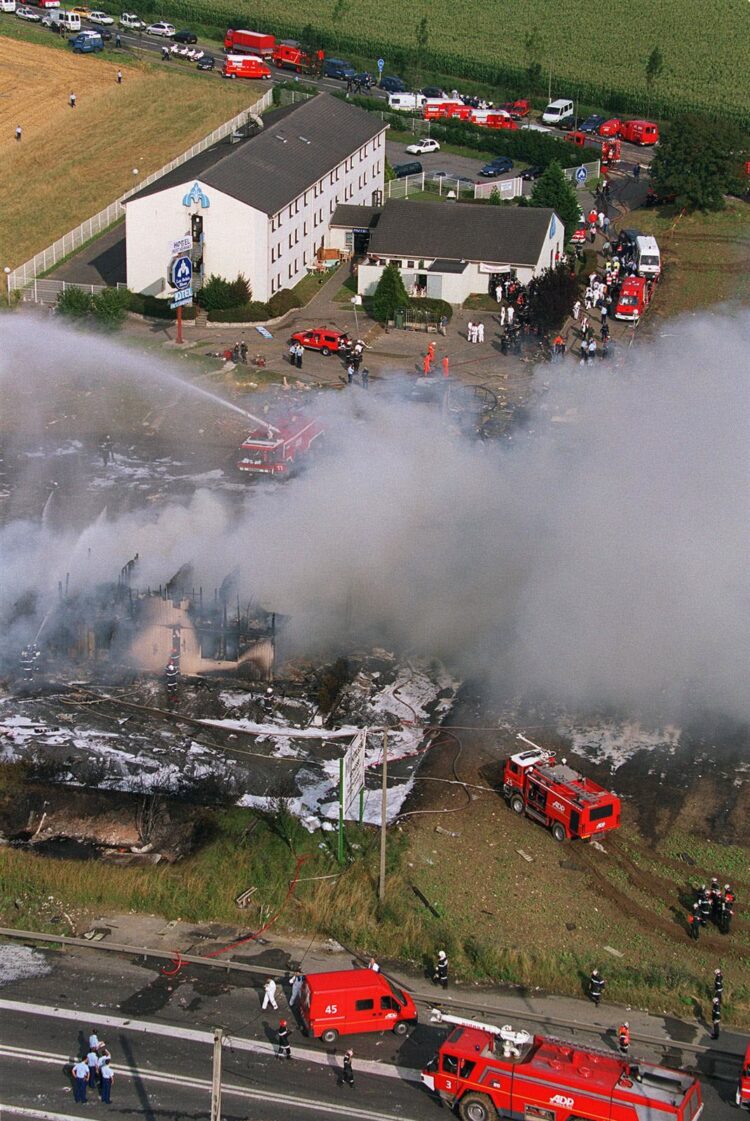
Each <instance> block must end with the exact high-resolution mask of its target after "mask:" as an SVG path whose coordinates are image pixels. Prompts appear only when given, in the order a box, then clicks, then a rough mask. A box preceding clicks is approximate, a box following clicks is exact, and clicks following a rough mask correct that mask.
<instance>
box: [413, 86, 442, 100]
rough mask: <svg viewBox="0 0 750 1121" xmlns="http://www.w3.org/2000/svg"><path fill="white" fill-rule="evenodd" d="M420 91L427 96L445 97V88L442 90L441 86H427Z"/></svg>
mask: <svg viewBox="0 0 750 1121" xmlns="http://www.w3.org/2000/svg"><path fill="white" fill-rule="evenodd" d="M419 92H420V93H421V94H422V95H423V96H424V97H427V98H439V99H442V98H444V97H445V90H441V88H440V86H425V87H424V89H421V90H420V91H419Z"/></svg>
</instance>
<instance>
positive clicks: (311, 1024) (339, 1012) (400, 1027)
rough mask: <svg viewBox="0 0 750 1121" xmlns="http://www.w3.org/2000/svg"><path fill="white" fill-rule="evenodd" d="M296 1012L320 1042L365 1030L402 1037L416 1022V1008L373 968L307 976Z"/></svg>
mask: <svg viewBox="0 0 750 1121" xmlns="http://www.w3.org/2000/svg"><path fill="white" fill-rule="evenodd" d="M300 1013H301V1015H302V1020H303V1022H304V1025H305V1027H306V1028H307V1030H308V1032H309V1033H310V1035H312V1036H313V1037H314V1038H315V1039H322V1040H323V1042H324V1043H335V1041H336V1040H337V1039H338V1037H339V1036H340V1035H354V1034H356V1033H359V1032H365V1031H392V1032H395V1034H396V1035H406V1033H407V1031H408V1030H409V1025H410V1024H416V1022H417V1009H416V1008H415V1006H414V1001H413V1000H412V999H411V997H410V996H409V995H408V993H405V992H403V991H402V990H401V989H400V988H399V987H398V986H397V985H394V984H393V983H392V982H391V981H389V980H388V978H387V977H384V976H383V974H382V973H380V972H379V971H376V970H374V969H339V970H336V971H335V972H332V973H308V975H307V977H306V978H305V983H304V985H303V986H302V992H301V994H300Z"/></svg>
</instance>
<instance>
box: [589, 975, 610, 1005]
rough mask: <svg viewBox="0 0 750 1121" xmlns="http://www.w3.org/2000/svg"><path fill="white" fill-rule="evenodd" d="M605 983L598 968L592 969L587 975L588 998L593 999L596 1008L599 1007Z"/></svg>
mask: <svg viewBox="0 0 750 1121" xmlns="http://www.w3.org/2000/svg"><path fill="white" fill-rule="evenodd" d="M605 984H606V982H605V980H604V978H603V977H602V975H601V973H600V972H599V970H598V969H593V970H592V971H591V976H590V977H589V998H590V999H591V1000H593V1002H594V1004H595V1005H596V1007H597V1008H598V1007H599V1001H600V1000H601V999H602V993H603V992H604V986H605Z"/></svg>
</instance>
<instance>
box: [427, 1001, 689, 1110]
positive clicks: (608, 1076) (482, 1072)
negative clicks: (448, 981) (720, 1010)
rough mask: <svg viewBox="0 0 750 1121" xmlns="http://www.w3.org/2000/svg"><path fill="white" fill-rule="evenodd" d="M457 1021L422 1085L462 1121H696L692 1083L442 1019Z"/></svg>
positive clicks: (521, 1034) (436, 1015) (589, 1051)
mask: <svg viewBox="0 0 750 1121" xmlns="http://www.w3.org/2000/svg"><path fill="white" fill-rule="evenodd" d="M431 1019H432V1021H433V1022H435V1023H445V1024H455V1025H456V1026H455V1027H454V1028H453V1031H452V1032H451V1034H450V1035H449V1036H448V1038H447V1039H446V1040H445V1041H444V1042H443V1043H442V1044H441V1046H440V1050H439V1051H438V1053H437V1055H436V1056H435V1058H434V1059H433V1060H432V1061H431V1062H430V1063H429V1065H428V1066H427V1067H426V1068H425V1069H424V1070H423V1071H422V1081H423V1083H424V1084H425V1086H427V1088H428V1089H429V1090H431V1091H432V1092H433V1093H434V1094H435V1095H436V1096H437V1097H438V1098H439V1099H440V1101H441V1102H442V1103H443V1105H447V1106H448V1107H450V1108H454V1109H457V1112H458V1115H459V1117H460V1118H461V1119H462V1121H496V1119H497V1117H498V1115H499V1116H500V1117H515V1118H518V1119H519V1121H521V1119H522V1118H523V1119H524V1121H646V1118H648V1119H649V1121H667V1119H668V1118H674V1119H675V1121H698V1118H699V1117H700V1116H701V1114H702V1112H703V1104H702V1101H701V1088H700V1083H699V1081H698V1079H697V1078H695V1077H694V1076H693V1075H691V1074H687V1073H685V1072H684V1071H677V1070H670V1069H668V1068H667V1067H660V1066H655V1065H653V1064H651V1063H642V1062H635V1061H631V1060H629V1059H627V1058H625V1057H624V1056H623V1057H620V1056H618V1055H615V1054H613V1053H612V1052H611V1051H604V1050H599V1049H597V1048H593V1047H577V1046H576V1045H575V1044H573V1043H569V1042H568V1041H567V1040H563V1039H555V1038H553V1037H550V1036H544V1035H530V1034H529V1032H526V1031H513V1029H512V1027H510V1025H506V1026H505V1027H501V1028H498V1027H494V1026H493V1025H492V1024H483V1023H477V1022H475V1021H473V1020H464V1019H462V1018H461V1017H459V1016H447V1015H444V1014H443V1013H442V1012H440V1011H439V1010H437V1009H434V1010H433V1012H432V1015H431Z"/></svg>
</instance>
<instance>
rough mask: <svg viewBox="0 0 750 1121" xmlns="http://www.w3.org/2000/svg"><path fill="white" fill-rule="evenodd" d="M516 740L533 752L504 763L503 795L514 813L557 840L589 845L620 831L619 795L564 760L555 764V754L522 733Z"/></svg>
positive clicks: (529, 751) (516, 756)
mask: <svg viewBox="0 0 750 1121" xmlns="http://www.w3.org/2000/svg"><path fill="white" fill-rule="evenodd" d="M517 738H518V739H519V740H522V741H523V742H524V743H526V744H528V745H529V748H530V750H528V751H519V752H517V753H516V754H515V755H511V756H510V758H509V759H506V761H505V769H504V771H503V794H504V795H505V800H506V801H507V803H508V805H509V806H510V808H511V809H512V810H513V811H514V812H515V813H517V814H526V816H527V817H531V818H533V819H534V820H535V821H540V822H541V823H542V825H546V826H547V828H548V829H549V830H550V832H551V833H552V836H553V837H554V838H555V840H556V841H565V840H567V839H568V838H571V837H580V838H581V839H582V840H588V839H589V838H590V837H593V836H594V835H597V836H598V835H599V834H600V833H607V832H609V831H610V830H611V829H617V828H618V826H619V824H620V799H619V798H618V797H617V795H616V794H610V793H609V791H607V790H605V789H604V787H602V786H599V784H598V783H597V782H594V781H593V779H590V778H585V777H584V776H583V775H582V774H579V773H578V771H574V770H573V768H572V767H569V766H568V764H567V763H566V761H565V760H564V759H563V760H562V762H561V763H557V762H556V761H555V756H554V755H553V754H552V752H550V751H545V749H544V748H543V747H539V746H538V745H537V744H535V743H532V742H531V740H528V739H526V737H525V736H522V735H521V734H520V733H519V735H518V737H517Z"/></svg>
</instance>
